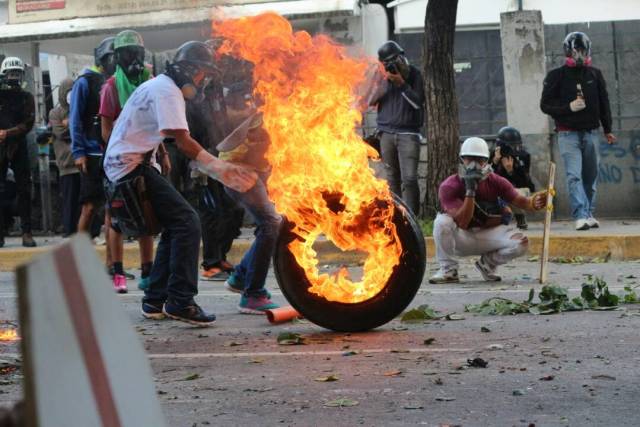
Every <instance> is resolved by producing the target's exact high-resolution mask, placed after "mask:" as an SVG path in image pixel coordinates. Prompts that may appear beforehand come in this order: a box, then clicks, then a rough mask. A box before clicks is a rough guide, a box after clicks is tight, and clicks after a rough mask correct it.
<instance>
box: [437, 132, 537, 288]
mask: <svg viewBox="0 0 640 427" xmlns="http://www.w3.org/2000/svg"><path fill="white" fill-rule="evenodd" d="M460 160H461V164H460V166H459V170H458V173H457V174H455V175H451V176H450V177H448V178H447V179H445V180H444V181H443V182H442V184H440V189H439V191H438V197H439V199H440V208H441V210H442V213H439V214H438V216H437V217H436V220H435V223H434V228H433V238H434V241H435V245H436V259H437V261H438V264H440V270H439V271H438V272H437V273H436V274H435V275H434V276H433V277H431V279H429V283H457V282H458V281H459V280H458V261H457V259H456V257H463V256H471V255H480V259H479V260H478V261H477V262H476V264H475V265H476V268H477V269H478V270H479V271H480V274H482V277H483V278H484V280H487V281H493V282H496V281H499V280H501V278H500V276H498V275H497V274H496V268H497V266H498V265H501V264H506V263H507V262H509V261H511V260H512V259H514V258H516V257H519V256H521V255H523V254H524V253H525V252H526V251H527V246H528V244H529V242H528V240H527V237H526V236H525V235H524V234H522V233H521V232H520V231H518V230H517V229H516V228H515V227H512V226H511V225H510V224H509V223H510V222H511V216H512V215H511V210H510V209H509V207H508V205H513V206H515V207H518V208H520V209H524V210H540V209H543V208H544V207H545V206H546V203H547V195H546V192H539V193H536V194H534V195H533V196H531V197H524V196H522V195H520V194H519V193H518V192H517V191H516V189H515V188H514V187H513V185H511V183H510V182H509V181H507V180H506V179H504V178H502V177H501V176H499V175H497V174H495V173H493V171H492V170H491V165H490V164H489V147H488V146H487V143H486V142H485V140H484V139H482V138H477V137H473V138H468V139H466V140H465V141H464V143H463V144H462V147H461V148H460Z"/></svg>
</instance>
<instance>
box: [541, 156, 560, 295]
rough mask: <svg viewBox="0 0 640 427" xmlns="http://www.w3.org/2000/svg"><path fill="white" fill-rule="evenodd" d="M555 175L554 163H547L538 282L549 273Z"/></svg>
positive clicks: (542, 280) (544, 278)
mask: <svg viewBox="0 0 640 427" xmlns="http://www.w3.org/2000/svg"><path fill="white" fill-rule="evenodd" d="M555 176H556V164H555V163H553V162H550V163H549V180H548V181H547V182H548V185H547V212H546V213H545V215H544V231H543V234H542V255H541V256H540V283H545V282H546V281H547V276H548V274H549V271H548V264H549V237H550V235H551V215H552V213H553V193H554V189H553V188H554V187H553V186H554V182H555Z"/></svg>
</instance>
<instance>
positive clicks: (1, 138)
mask: <svg viewBox="0 0 640 427" xmlns="http://www.w3.org/2000/svg"><path fill="white" fill-rule="evenodd" d="M24 69H25V67H24V63H23V62H22V60H21V59H20V58H16V57H7V58H5V59H4V60H3V61H2V65H1V66H0V187H2V188H4V187H5V183H6V179H7V170H8V169H9V168H11V169H12V170H13V173H14V177H15V182H16V191H17V196H18V213H19V215H20V226H21V228H22V246H25V247H34V246H36V242H35V240H33V236H32V234H31V170H30V167H29V152H28V149H27V138H26V136H27V134H28V133H29V131H31V129H32V128H33V122H34V120H35V102H34V99H33V95H32V94H30V93H29V92H27V91H25V90H24V89H23V82H24ZM9 219H10V218H5V210H4V209H0V247H2V246H4V235H5V233H6V224H5V222H8V221H9Z"/></svg>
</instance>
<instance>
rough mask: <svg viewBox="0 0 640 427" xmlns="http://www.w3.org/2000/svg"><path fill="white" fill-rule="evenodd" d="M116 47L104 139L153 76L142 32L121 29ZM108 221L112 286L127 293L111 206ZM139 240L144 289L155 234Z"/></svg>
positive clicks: (104, 95) (103, 107)
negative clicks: (135, 95) (149, 67)
mask: <svg viewBox="0 0 640 427" xmlns="http://www.w3.org/2000/svg"><path fill="white" fill-rule="evenodd" d="M113 48H114V55H115V63H116V71H115V74H114V75H113V76H112V77H110V78H109V79H108V80H107V82H106V83H105V85H104V86H103V88H102V92H101V93H100V116H101V125H102V138H103V139H104V140H105V141H109V137H110V136H111V132H112V130H113V126H114V123H115V121H116V120H117V118H118V116H119V115H120V112H121V111H122V108H123V107H124V105H125V103H126V102H127V100H128V99H129V97H130V96H131V94H132V93H133V91H134V90H136V88H137V87H138V86H140V85H141V84H142V83H144V82H145V81H147V80H149V79H150V78H151V73H150V72H149V70H148V69H147V68H146V67H145V66H144V55H145V49H144V41H143V40H142V36H141V35H140V34H139V33H137V32H136V31H133V30H124V31H121V32H120V33H118V34H117V35H116V37H115V39H114V41H113ZM163 148H164V147H163ZM161 150H162V149H161ZM162 152H164V150H162ZM163 159H166V161H168V157H167V156H163ZM163 163H164V162H163ZM156 166H157V164H156ZM169 167H170V166H169V165H168V164H163V168H164V169H165V172H166V169H168V168H169ZM106 223H107V226H108V228H107V240H108V242H109V244H108V247H109V248H110V250H111V260H112V262H113V264H112V266H111V268H110V271H112V272H113V274H112V276H113V287H114V289H115V291H116V292H118V293H124V292H127V278H126V273H125V271H124V267H123V265H122V258H123V237H122V232H121V231H122V230H120V229H117V227H114V226H113V225H112V224H111V217H110V213H109V209H107V221H106ZM138 242H139V244H140V264H141V266H140V267H141V275H140V280H139V282H138V287H139V288H140V289H142V290H144V289H146V288H147V287H148V282H149V274H150V272H151V265H152V262H153V237H151V236H141V237H140V238H139V239H138Z"/></svg>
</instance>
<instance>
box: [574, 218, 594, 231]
mask: <svg viewBox="0 0 640 427" xmlns="http://www.w3.org/2000/svg"><path fill="white" fill-rule="evenodd" d="M596 222H597V221H596ZM588 229H589V222H588V221H587V220H586V219H579V220H576V230H578V231H582V230H588Z"/></svg>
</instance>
